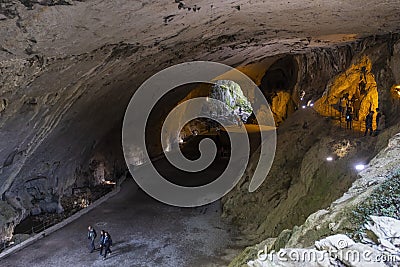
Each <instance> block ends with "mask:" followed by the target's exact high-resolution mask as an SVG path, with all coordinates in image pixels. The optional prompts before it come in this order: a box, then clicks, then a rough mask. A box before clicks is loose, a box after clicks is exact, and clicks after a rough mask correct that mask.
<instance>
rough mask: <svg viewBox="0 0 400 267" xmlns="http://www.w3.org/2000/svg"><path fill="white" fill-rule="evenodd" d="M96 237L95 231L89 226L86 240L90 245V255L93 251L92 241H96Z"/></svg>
mask: <svg viewBox="0 0 400 267" xmlns="http://www.w3.org/2000/svg"><path fill="white" fill-rule="evenodd" d="M96 237H97V234H96V230H94V228H93V227H92V226H91V225H89V227H88V237H87V238H88V239H89V240H90V245H89V246H90V253H92V252H93V251H94V249H95V246H94V240H95V239H96Z"/></svg>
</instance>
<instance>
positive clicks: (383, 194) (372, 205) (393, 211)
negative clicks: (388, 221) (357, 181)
mask: <svg viewBox="0 0 400 267" xmlns="http://www.w3.org/2000/svg"><path fill="white" fill-rule="evenodd" d="M370 215H375V216H388V217H392V218H395V219H400V175H399V174H396V176H394V177H393V178H391V179H388V180H387V181H385V182H383V183H382V184H381V185H380V186H379V187H378V188H376V189H375V190H374V191H373V192H372V194H371V195H370V196H369V197H368V198H367V199H366V201H364V202H363V203H361V204H359V205H358V206H356V207H355V209H354V210H353V211H352V212H351V214H350V221H351V222H352V223H353V224H354V225H355V231H354V232H353V233H349V235H350V236H351V237H353V238H355V239H359V237H360V233H361V232H365V226H364V225H365V224H366V223H367V222H368V221H370V218H369V216H370Z"/></svg>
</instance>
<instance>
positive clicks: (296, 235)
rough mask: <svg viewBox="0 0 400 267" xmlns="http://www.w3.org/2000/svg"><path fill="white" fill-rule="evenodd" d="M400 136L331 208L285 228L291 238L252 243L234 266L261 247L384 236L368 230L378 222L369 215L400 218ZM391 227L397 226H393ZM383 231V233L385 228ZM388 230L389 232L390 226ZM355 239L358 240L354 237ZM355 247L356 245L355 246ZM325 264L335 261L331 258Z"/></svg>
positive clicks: (303, 248) (294, 246)
mask: <svg viewBox="0 0 400 267" xmlns="http://www.w3.org/2000/svg"><path fill="white" fill-rule="evenodd" d="M389 131H395V132H398V131H399V128H398V126H395V127H393V129H389ZM399 140H400V134H396V135H394V136H393V137H392V138H391V139H390V140H389V143H388V144H387V146H386V148H385V149H383V150H382V151H380V152H379V153H378V154H377V155H376V157H374V159H372V160H371V162H370V163H369V165H368V167H367V168H366V169H365V170H363V171H361V172H360V173H359V177H358V179H357V180H356V181H355V182H354V183H353V185H352V186H351V187H350V189H349V190H348V191H347V192H346V193H345V194H344V195H343V196H342V197H341V198H339V199H337V200H335V201H334V202H333V203H332V204H331V205H330V206H329V207H328V208H326V209H323V210H319V211H317V212H315V213H313V214H311V215H310V216H309V217H308V218H307V220H306V221H305V222H304V224H302V225H300V226H295V227H294V228H293V229H292V230H286V231H285V232H286V233H289V236H290V237H289V238H287V236H288V234H285V235H284V236H286V238H282V235H279V236H278V238H274V239H267V240H266V241H264V242H262V243H260V244H259V245H257V246H254V247H249V248H247V249H246V250H245V251H244V252H243V253H242V254H241V255H240V256H239V257H238V258H237V259H236V260H235V261H233V262H232V266H242V265H243V264H246V262H247V261H249V260H251V259H256V257H255V256H254V255H255V254H256V253H257V252H258V251H260V250H264V251H265V250H267V252H270V251H272V250H275V251H279V249H281V248H288V249H287V250H286V252H289V251H291V250H292V249H294V250H295V251H307V249H308V248H309V247H311V246H313V245H314V243H315V242H316V241H317V240H320V239H322V238H323V237H326V236H328V235H335V234H348V235H350V236H351V237H353V238H355V239H358V240H360V239H361V240H364V242H366V241H368V240H370V239H373V240H375V241H376V240H378V239H379V240H383V239H384V238H382V236H380V238H375V237H373V236H371V235H370V234H365V233H366V231H368V230H369V231H371V229H376V227H375V226H372V225H374V224H373V223H372V221H371V222H369V219H368V218H369V216H371V215H372V216H373V215H380V216H392V217H393V216H394V217H396V218H397V219H399V218H400V214H399V213H398V211H396V209H397V208H398V207H397V206H396V205H397V204H396V203H398V194H399V192H400V191H399V184H400V183H399V177H398V175H399V169H398V166H399V160H400V157H399V155H400V153H399V149H400V145H399ZM392 197H394V200H393V201H392V200H391V198H392ZM392 208H394V210H395V212H394V213H392V211H393V210H392ZM372 219H374V217H372ZM371 223H372V224H371ZM365 225H366V227H365ZM389 228H391V229H393V230H395V228H393V227H389ZM377 231H379V230H377ZM379 232H380V233H381V231H379ZM385 232H386V233H389V231H387V230H386V231H385ZM390 235H391V234H390ZM395 236H397V235H396V234H395V235H394V237H395ZM366 238H367V239H366ZM342 239H343V238H342ZM346 240H348V237H346V238H345V241H346ZM391 241H393V242H395V243H394V244H397V243H396V242H397V241H394V240H392V239H391ZM368 242H370V241H368ZM376 242H378V241H376ZM319 243H321V242H319ZM351 243H352V244H354V242H353V241H351ZM346 244H350V242H347V241H346ZM381 244H385V241H384V240H383V241H381ZM316 245H317V243H316ZM320 247H321V246H320ZM265 248H266V249H265ZM289 248H290V249H289ZM353 248H354V249H356V248H355V247H353ZM359 249H361V251H362V248H360V247H359ZM373 250H374V251H376V250H377V248H373ZM315 252H316V251H315ZM316 253H321V252H316ZM328 256H329V255H328ZM281 264H283V263H281ZM354 264H356V263H354ZM254 266H257V265H254ZM260 266H264V265H260ZM265 266H270V265H265ZM324 266H331V265H329V262H328V264H327V265H324ZM346 266H353V265H346ZM354 266H356V265H354Z"/></svg>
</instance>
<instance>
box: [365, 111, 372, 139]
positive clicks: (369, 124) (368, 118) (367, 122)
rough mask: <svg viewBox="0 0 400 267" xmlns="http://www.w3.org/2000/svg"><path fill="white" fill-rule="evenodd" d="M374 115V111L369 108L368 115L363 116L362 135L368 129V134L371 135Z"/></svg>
mask: <svg viewBox="0 0 400 267" xmlns="http://www.w3.org/2000/svg"><path fill="white" fill-rule="evenodd" d="M373 117H374V112H373V111H372V110H371V111H370V112H369V113H368V115H367V116H366V117H365V133H364V136H366V135H367V133H368V130H369V135H372V133H373V130H372V120H373Z"/></svg>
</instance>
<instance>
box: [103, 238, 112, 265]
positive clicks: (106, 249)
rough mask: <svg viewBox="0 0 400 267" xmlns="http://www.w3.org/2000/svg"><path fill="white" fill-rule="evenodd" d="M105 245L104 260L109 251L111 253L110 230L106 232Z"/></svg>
mask: <svg viewBox="0 0 400 267" xmlns="http://www.w3.org/2000/svg"><path fill="white" fill-rule="evenodd" d="M103 246H104V258H103V260H105V259H106V257H107V253H108V254H111V249H110V247H111V246H112V239H111V236H110V234H109V233H108V232H105V233H104V240H103Z"/></svg>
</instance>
